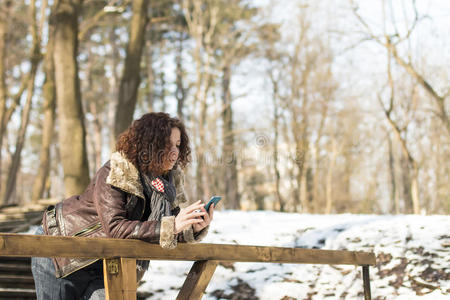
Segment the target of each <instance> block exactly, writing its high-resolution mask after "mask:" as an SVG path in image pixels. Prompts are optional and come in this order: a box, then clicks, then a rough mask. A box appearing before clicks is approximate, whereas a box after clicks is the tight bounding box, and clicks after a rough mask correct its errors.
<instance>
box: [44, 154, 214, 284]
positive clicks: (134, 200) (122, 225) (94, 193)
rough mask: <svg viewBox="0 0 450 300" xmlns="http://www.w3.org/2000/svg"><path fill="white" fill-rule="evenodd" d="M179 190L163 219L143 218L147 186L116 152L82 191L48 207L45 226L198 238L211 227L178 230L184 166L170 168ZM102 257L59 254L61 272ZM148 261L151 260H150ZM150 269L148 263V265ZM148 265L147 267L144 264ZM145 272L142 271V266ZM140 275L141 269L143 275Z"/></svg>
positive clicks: (84, 232) (150, 238)
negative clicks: (176, 228)
mask: <svg viewBox="0 0 450 300" xmlns="http://www.w3.org/2000/svg"><path fill="white" fill-rule="evenodd" d="M169 176H173V181H174V185H175V189H176V192H177V196H176V198H175V201H174V203H173V205H172V206H173V207H171V210H172V216H164V217H162V220H161V221H154V220H152V221H140V220H141V218H142V216H143V213H144V208H145V201H146V199H145V197H144V193H143V187H142V184H141V182H140V179H139V172H138V170H137V169H136V167H135V166H134V165H133V164H132V163H131V162H129V161H128V160H127V159H126V158H125V157H124V156H123V155H121V154H120V153H118V152H115V153H113V154H112V155H111V160H110V161H108V162H107V163H106V164H105V165H104V166H103V167H101V168H100V169H99V170H98V171H97V174H96V175H95V176H94V178H93V179H92V181H91V183H90V184H89V186H88V187H87V189H86V190H85V191H84V193H83V194H81V195H77V196H72V197H70V198H68V199H65V200H63V201H62V202H60V203H58V204H57V205H56V206H54V207H49V208H48V209H47V210H46V212H45V213H44V217H43V220H42V226H43V229H44V233H45V234H47V235H62V236H80V237H108V238H122V239H139V240H144V241H147V242H152V243H158V242H159V244H160V245H161V247H163V248H167V249H170V248H174V247H176V245H177V242H178V241H179V242H188V243H195V242H199V241H200V240H201V239H202V238H203V237H204V236H205V235H206V233H207V228H205V229H204V230H202V231H201V232H199V233H197V234H195V235H194V232H193V230H192V227H190V228H188V229H187V230H184V231H183V233H180V234H175V233H174V230H175V215H176V214H177V213H178V211H179V207H178V206H179V204H180V203H182V202H186V201H187V199H186V195H185V192H184V187H183V185H184V178H183V173H182V172H181V170H178V169H175V170H172V171H171V174H170V175H169ZM95 261H97V259H80V258H56V259H53V262H54V264H55V270H56V274H55V275H56V276H57V277H65V276H67V275H69V274H71V273H73V272H75V271H77V270H79V269H81V268H84V267H86V266H87V265H90V264H92V263H94V262H95ZM147 265H148V264H147ZM144 268H145V269H146V267H144ZM141 271H145V270H141ZM141 273H142V274H140V275H143V272H141ZM138 276H139V275H138Z"/></svg>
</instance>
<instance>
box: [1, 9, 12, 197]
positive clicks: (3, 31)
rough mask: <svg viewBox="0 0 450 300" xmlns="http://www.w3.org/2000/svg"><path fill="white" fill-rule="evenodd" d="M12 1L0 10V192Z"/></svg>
mask: <svg viewBox="0 0 450 300" xmlns="http://www.w3.org/2000/svg"><path fill="white" fill-rule="evenodd" d="M11 3H12V1H6V3H5V4H4V7H2V9H1V10H0V190H2V182H3V180H2V176H1V175H2V174H3V173H2V152H3V151H2V149H3V133H4V132H5V129H4V128H3V126H4V124H5V114H6V98H7V94H8V93H7V89H6V78H5V75H6V70H5V60H6V56H7V51H6V50H7V47H6V33H7V32H8V26H7V19H8V15H9V11H10V7H11Z"/></svg>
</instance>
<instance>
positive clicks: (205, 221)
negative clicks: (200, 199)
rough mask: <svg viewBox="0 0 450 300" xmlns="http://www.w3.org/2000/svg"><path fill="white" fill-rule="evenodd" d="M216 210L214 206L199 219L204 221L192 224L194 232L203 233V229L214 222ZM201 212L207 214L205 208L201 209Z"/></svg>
mask: <svg viewBox="0 0 450 300" xmlns="http://www.w3.org/2000/svg"><path fill="white" fill-rule="evenodd" d="M214 208H215V204H212V205H211V206H210V207H209V211H208V212H207V213H206V214H205V215H204V216H203V217H198V218H200V219H202V220H203V221H202V222H199V223H195V224H192V227H193V228H194V232H199V231H201V230H202V229H203V228H205V227H206V226H208V225H209V224H210V223H211V221H212V220H213V215H214ZM201 210H202V211H203V212H206V210H205V207H204V206H203V207H202V208H201Z"/></svg>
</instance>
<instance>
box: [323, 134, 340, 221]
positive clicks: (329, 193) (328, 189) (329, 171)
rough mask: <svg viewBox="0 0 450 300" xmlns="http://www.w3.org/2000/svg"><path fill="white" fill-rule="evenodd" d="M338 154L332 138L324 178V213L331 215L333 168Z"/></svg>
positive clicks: (334, 140)
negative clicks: (328, 162) (328, 161)
mask: <svg viewBox="0 0 450 300" xmlns="http://www.w3.org/2000/svg"><path fill="white" fill-rule="evenodd" d="M337 154H338V150H337V145H336V139H335V138H334V137H333V138H332V141H331V157H330V164H329V166H328V169H327V177H326V186H325V191H326V206H325V213H326V214H331V212H332V210H333V172H334V166H335V164H336V157H337Z"/></svg>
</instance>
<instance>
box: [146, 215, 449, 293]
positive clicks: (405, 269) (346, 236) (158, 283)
mask: <svg viewBox="0 0 450 300" xmlns="http://www.w3.org/2000/svg"><path fill="white" fill-rule="evenodd" d="M203 242H205V243H221V244H239V245H260V246H281V247H302V248H316V249H331V250H351V251H373V252H374V253H375V255H376V256H377V265H376V266H375V267H371V268H370V278H371V289H372V299H375V300H382V299H398V300H409V299H421V300H422V299H423V300H425V299H427V300H431V299H433V300H435V299H450V246H449V244H450V216H415V215H398V216H390V215H384V216H379V215H352V214H342V215H309V214H293V213H279V212H271V211H253V212H242V211H216V212H215V213H214V221H213V223H212V224H211V227H210V230H209V234H208V236H207V238H206V239H205V240H204V241H203ZM191 266H192V262H170V261H151V262H150V270H149V271H148V272H147V273H146V274H145V276H144V280H145V283H144V284H143V285H141V286H140V288H139V291H145V292H147V293H148V295H151V296H150V297H148V298H147V299H152V300H153V299H175V298H176V295H177V294H178V291H179V289H180V288H181V286H182V284H183V282H184V279H185V277H186V275H187V273H188V272H189V269H190V267H191ZM362 298H363V283H362V278H361V267H354V266H343V265H333V266H329V265H298V264H269V263H229V264H225V265H219V266H218V267H217V269H216V271H215V273H214V276H213V277H212V280H211V282H210V284H209V285H208V288H207V289H206V295H205V296H204V297H203V299H267V300H275V299H282V300H292V299H312V300H313V299H362Z"/></svg>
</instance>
